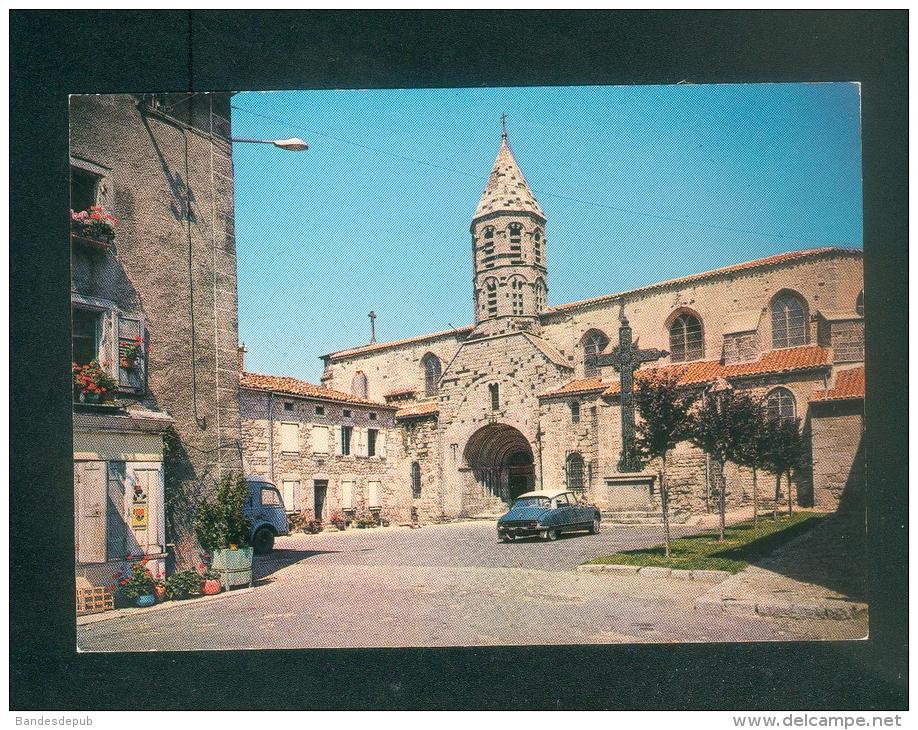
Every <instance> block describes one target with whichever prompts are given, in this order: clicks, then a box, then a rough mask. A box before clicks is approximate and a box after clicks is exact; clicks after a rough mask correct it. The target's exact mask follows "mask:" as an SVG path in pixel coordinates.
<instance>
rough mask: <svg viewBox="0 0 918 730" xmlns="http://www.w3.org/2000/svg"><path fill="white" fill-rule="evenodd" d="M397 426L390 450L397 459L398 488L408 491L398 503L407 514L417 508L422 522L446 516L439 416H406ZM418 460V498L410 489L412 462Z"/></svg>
mask: <svg viewBox="0 0 918 730" xmlns="http://www.w3.org/2000/svg"><path fill="white" fill-rule="evenodd" d="M397 425H398V429H397V432H396V436H395V438H394V439H393V448H392V449H390V452H391V453H392V454H393V455H394V457H395V459H396V468H395V473H394V478H395V480H396V483H397V485H398V487H397V491H398V493H399V494H400V495H401V494H403V493H404V494H407V500H403V501H401V502H399V504H400V505H401V507H402V508H403V509H404V508H405V507H407V510H408V516H409V517H410V516H411V509H412V508H414V510H415V514H416V515H417V519H418V521H419V522H422V523H423V522H437V521H440V520H441V519H443V492H442V489H441V487H442V480H441V479H440V442H439V430H438V422H437V417H436V416H435V415H433V416H425V417H423V418H406V419H400V420H399V421H398V424H397ZM414 462H417V463H418V466H419V467H420V470H421V496H420V497H419V498H415V497H414V496H413V493H412V489H411V465H412V464H413V463H414Z"/></svg>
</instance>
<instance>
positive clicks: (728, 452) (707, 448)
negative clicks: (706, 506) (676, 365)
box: [691, 382, 737, 542]
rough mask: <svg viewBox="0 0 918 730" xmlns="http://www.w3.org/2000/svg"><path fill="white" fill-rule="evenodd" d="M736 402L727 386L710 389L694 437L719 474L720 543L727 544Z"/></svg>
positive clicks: (696, 443) (724, 384) (694, 441)
mask: <svg viewBox="0 0 918 730" xmlns="http://www.w3.org/2000/svg"><path fill="white" fill-rule="evenodd" d="M736 400H737V396H736V394H735V393H734V392H733V390H732V389H731V388H729V385H727V384H726V382H724V383H723V385H722V387H721V388H720V389H717V390H714V389H709V390H708V392H706V393H705V394H704V397H703V398H702V401H701V405H700V406H699V408H698V410H697V411H696V412H695V417H694V420H693V427H692V433H691V441H692V443H693V444H695V445H696V446H697V447H698V448H700V449H701V450H702V451H704V452H706V453H707V454H709V455H710V456H711V457H712V458H713V459H714V462H715V463H716V464H717V467H718V471H719V477H720V479H719V483H720V490H719V492H720V494H719V495H718V500H717V511H718V514H719V515H720V532H719V535H718V538H717V539H718V542H723V539H724V527H725V526H726V521H727V516H726V515H727V499H726V492H727V484H726V478H725V477H724V464H726V463H727V461H728V460H730V459H731V457H732V456H733V451H734V448H735V446H736V443H737V437H736V430H737V418H736V412H735V411H736V405H735V404H736Z"/></svg>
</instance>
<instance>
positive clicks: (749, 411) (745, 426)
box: [730, 394, 771, 527]
mask: <svg viewBox="0 0 918 730" xmlns="http://www.w3.org/2000/svg"><path fill="white" fill-rule="evenodd" d="M732 441H733V444H732V447H731V449H730V452H731V458H730V460H731V461H733V462H735V463H737V464H739V465H740V466H745V467H747V468H749V469H751V470H752V522H753V524H754V525H755V526H756V527H758V525H759V481H758V475H759V470H760V469H767V468H768V461H767V459H768V453H769V449H770V448H771V445H770V438H769V428H768V419H767V417H766V414H765V408H764V407H763V405H762V402H761V401H760V400H757V399H754V398H752V397H751V396H749V395H746V394H738V395H737V396H736V398H735V399H734V403H733V437H732Z"/></svg>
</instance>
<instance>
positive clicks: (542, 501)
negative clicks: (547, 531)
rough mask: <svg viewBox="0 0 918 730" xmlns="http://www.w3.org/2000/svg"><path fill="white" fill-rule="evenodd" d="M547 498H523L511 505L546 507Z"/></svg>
mask: <svg viewBox="0 0 918 730" xmlns="http://www.w3.org/2000/svg"><path fill="white" fill-rule="evenodd" d="M548 503H549V500H548V498H547V497H523V498H522V499H518V500H516V502H514V503H513V506H514V507H548Z"/></svg>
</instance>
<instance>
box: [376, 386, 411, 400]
mask: <svg viewBox="0 0 918 730" xmlns="http://www.w3.org/2000/svg"><path fill="white" fill-rule="evenodd" d="M416 392H417V388H399V389H397V390H390V391H389V392H388V393H384V394H383V398H398V397H399V396H403V395H414V394H415V393H416Z"/></svg>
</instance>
